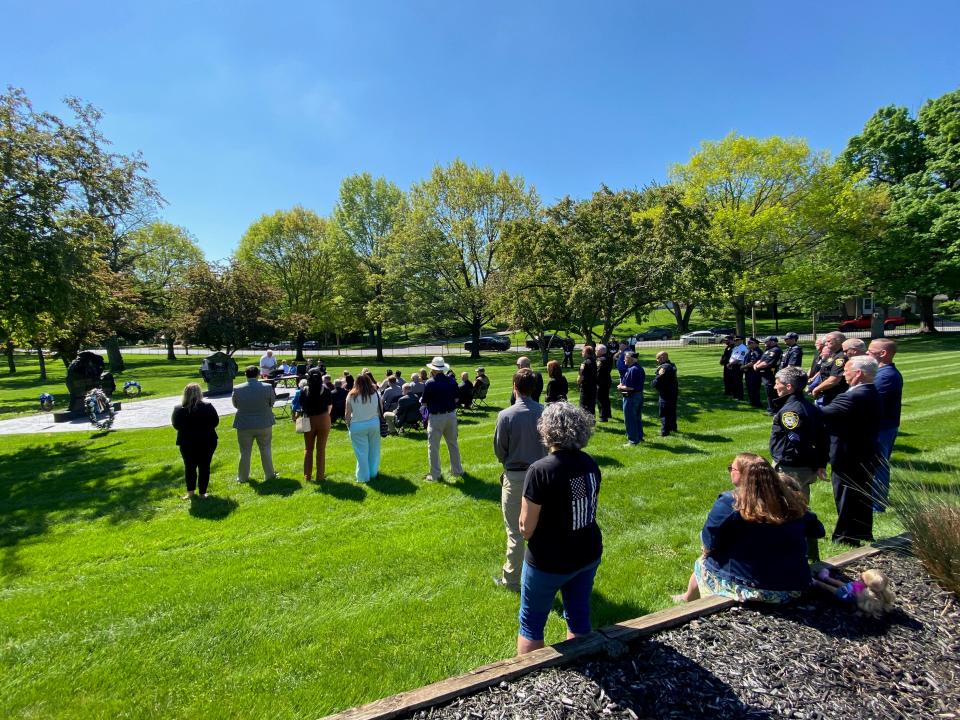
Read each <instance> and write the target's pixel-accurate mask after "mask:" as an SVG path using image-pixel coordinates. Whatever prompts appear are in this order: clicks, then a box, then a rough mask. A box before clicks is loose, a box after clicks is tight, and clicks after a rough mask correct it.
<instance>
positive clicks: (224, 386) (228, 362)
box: [200, 352, 237, 395]
mask: <svg viewBox="0 0 960 720" xmlns="http://www.w3.org/2000/svg"><path fill="white" fill-rule="evenodd" d="M200 374H201V375H202V376H203V379H204V380H205V381H206V383H207V392H206V393H204V394H205V395H226V394H227V393H232V392H233V379H234V378H235V377H236V376H237V361H236V360H234V359H233V358H232V357H230V356H229V355H227V354H226V353H225V352H215V353H213V354H212V355H208V356H207V357H205V358H204V359H203V363H202V364H201V365H200Z"/></svg>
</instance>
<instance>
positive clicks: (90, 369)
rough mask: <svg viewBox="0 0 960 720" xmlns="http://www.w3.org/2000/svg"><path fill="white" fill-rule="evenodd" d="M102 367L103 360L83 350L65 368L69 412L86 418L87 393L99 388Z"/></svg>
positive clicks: (93, 353)
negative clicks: (68, 393) (68, 394)
mask: <svg viewBox="0 0 960 720" xmlns="http://www.w3.org/2000/svg"><path fill="white" fill-rule="evenodd" d="M103 367H104V363H103V358H102V357H100V356H99V355H97V354H96V353H95V352H90V351H89V350H84V351H83V352H81V353H77V357H76V358H75V359H74V361H73V362H72V363H70V367H68V368H67V390H68V391H69V392H70V410H69V412H71V413H80V414H81V415H82V416H84V417H85V416H86V414H87V405H86V398H87V393H88V392H90V391H91V390H93V388H95V387H99V386H100V376H101V375H102V374H103ZM111 377H112V376H111ZM108 394H109V393H108Z"/></svg>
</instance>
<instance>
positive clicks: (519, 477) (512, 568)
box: [500, 470, 527, 590]
mask: <svg viewBox="0 0 960 720" xmlns="http://www.w3.org/2000/svg"><path fill="white" fill-rule="evenodd" d="M526 476H527V471H526V470H504V472H503V475H501V476H500V486H501V487H500V507H501V509H502V510H503V527H504V529H505V530H506V531H507V560H506V562H505V563H503V579H504V580H505V581H506V583H507V585H508V586H509V587H510V588H512V589H514V590H519V589H520V573H521V571H522V570H523V550H524V541H523V535H521V534H520V504H521V502H522V500H523V479H524V478H525V477H526Z"/></svg>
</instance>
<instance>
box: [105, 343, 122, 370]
mask: <svg viewBox="0 0 960 720" xmlns="http://www.w3.org/2000/svg"><path fill="white" fill-rule="evenodd" d="M103 346H104V347H105V348H106V349H107V359H108V360H109V361H110V372H115V373H121V372H123V371H124V370H125V369H126V368H125V367H124V366H123V355H122V354H121V353H120V338H118V337H117V336H116V335H114V336H113V337H109V338H107V339H106V341H104V343H103Z"/></svg>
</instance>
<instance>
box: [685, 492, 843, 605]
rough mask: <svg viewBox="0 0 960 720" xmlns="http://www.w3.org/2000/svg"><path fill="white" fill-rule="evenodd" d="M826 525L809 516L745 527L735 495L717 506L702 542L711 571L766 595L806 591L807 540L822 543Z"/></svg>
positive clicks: (725, 497)
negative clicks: (818, 539)
mask: <svg viewBox="0 0 960 720" xmlns="http://www.w3.org/2000/svg"><path fill="white" fill-rule="evenodd" d="M825 534H826V532H825V531H824V529H823V523H821V522H820V520H819V519H818V518H817V516H816V515H815V514H813V513H812V512H810V511H807V513H806V514H805V515H804V516H803V517H801V518H797V519H796V520H791V521H789V522H785V523H783V524H782V525H771V524H770V523H761V522H747V521H746V520H744V519H743V517H741V515H740V513H739V512H737V511H736V510H734V509H733V493H732V492H725V493H721V494H720V497H718V498H717V501H716V502H715V503H714V504H713V508H712V509H711V510H710V514H709V515H708V516H707V522H706V524H705V525H704V526H703V530H702V531H701V532H700V540H701V541H702V542H703V547H704V548H705V549H706V550H707V551H708V555H707V557H706V560H704V563H705V564H706V566H707V567H708V568H709V569H710V571H711V572H713V573H715V574H716V575H719V576H720V577H723V578H726V579H728V580H732V581H733V582H735V583H737V584H739V585H745V586H747V587H752V588H759V589H762V590H803V589H804V588H806V587H807V586H808V585H810V567H809V566H808V565H807V538H808V537H813V538H822V537H823V536H824V535H825Z"/></svg>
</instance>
